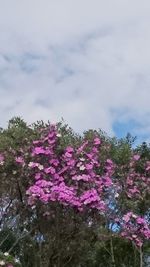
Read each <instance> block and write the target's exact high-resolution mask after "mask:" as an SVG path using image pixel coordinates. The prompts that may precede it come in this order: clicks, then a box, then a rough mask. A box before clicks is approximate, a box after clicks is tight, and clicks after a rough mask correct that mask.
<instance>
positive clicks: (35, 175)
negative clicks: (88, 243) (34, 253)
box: [0, 124, 150, 267]
mask: <svg viewBox="0 0 150 267" xmlns="http://www.w3.org/2000/svg"><path fill="white" fill-rule="evenodd" d="M23 127H25V126H23ZM25 129H26V128H25ZM27 130H28V137H25V138H24V139H23V138H22V139H21V138H20V139H18V140H20V141H18V140H17V141H18V142H20V143H18V144H16V147H12V146H11V145H10V146H9V148H8V150H7V149H5V150H2V149H1V150H0V151H1V152H0V165H1V173H2V179H3V181H4V184H5V178H6V177H9V179H10V180H9V181H10V183H11V181H15V184H16V188H14V187H13V183H12V189H11V194H12V196H13V195H15V201H14V202H15V205H16V206H15V208H16V209H18V212H20V214H23V215H22V216H21V217H20V218H19V220H20V221H21V220H23V218H25V219H24V220H25V221H27V222H28V224H27V222H26V224H27V226H24V222H23V221H22V225H23V227H24V228H26V229H25V230H26V231H27V233H31V237H32V238H33V240H34V242H35V240H36V241H37V240H39V239H40V240H41V241H40V242H41V243H43V244H44V242H46V241H45V240H47V239H48V238H49V235H51V240H50V241H49V244H50V248H49V249H50V251H54V252H55V253H56V251H57V253H58V254H59V257H58V258H59V259H58V261H60V258H61V259H62V257H63V254H64V251H63V250H62V252H59V251H60V249H62V245H61V248H60V244H61V242H62V243H63V242H64V244H65V242H66V236H67V231H68V233H69V235H68V236H67V242H66V249H65V251H66V252H67V250H68V253H70V247H73V246H72V240H75V242H78V239H77V236H78V235H79V233H83V228H84V229H86V230H84V234H85V232H87V233H88V231H89V230H91V229H92V233H93V235H94V231H95V229H96V238H97V239H98V238H100V239H101V237H103V239H104V240H105V239H106V240H107V239H109V240H110V245H111V246H112V237H113V236H117V237H119V238H120V239H122V240H125V241H127V242H129V243H131V244H133V246H134V247H135V248H136V249H137V251H140V252H141V249H143V247H144V245H145V244H147V242H149V240H150V219H149V217H150V215H149V204H148V200H149V199H150V198H149V197H150V176H149V174H150V159H149V158H147V157H146V156H143V154H142V153H141V152H139V151H138V149H137V150H136V149H135V150H133V149H132V148H130V147H129V146H127V145H126V143H125V144H124V143H121V146H122V147H121V149H120V147H119V145H120V144H119V145H117V146H116V147H117V148H116V147H115V145H114V143H113V142H112V141H109V140H107V139H105V138H103V136H101V135H100V134H99V133H98V132H96V131H89V132H88V133H85V134H84V135H83V136H82V137H81V136H78V135H76V136H72V132H69V134H68V133H67V132H66V130H65V128H63V127H62V126H60V125H59V124H57V125H54V124H48V125H46V126H41V125H40V126H39V127H36V128H34V130H32V128H29V129H26V131H27ZM19 134H20V136H22V132H19ZM123 146H124V150H123ZM117 149H118V150H117ZM114 150H115V152H114ZM122 150H123V153H124V154H123V153H122ZM126 151H127V152H126ZM125 153H126V154H125ZM6 169H7V173H6ZM4 191H5V190H4ZM5 192H6V191H5ZM16 192H17V193H16ZM5 197H7V198H6V199H8V196H7V193H5ZM12 202H13V201H12ZM12 202H11V204H10V206H9V207H10V209H8V210H10V211H11V212H12V213H11V214H13V212H14V210H13V205H12ZM23 216H25V217H23ZM4 217H5V215H4ZM8 217H9V216H8ZM27 217H28V220H27V219H26V218H27ZM31 224H33V229H30V226H31ZM67 224H68V225H67ZM101 226H102V228H103V232H104V233H101ZM112 226H113V227H112ZM67 227H68V228H67ZM69 227H70V228H69ZM47 229H48V230H47ZM48 231H49V232H48ZM65 231H66V232H65ZM69 231H70V232H69ZM32 235H33V236H32ZM22 236H23V237H24V233H23V234H22ZM72 236H73V237H72ZM46 238H47V239H46ZM73 238H74V239H73ZM83 238H85V235H84V237H83ZM86 238H87V237H86ZM68 240H69V241H68ZM34 242H33V244H32V246H33V245H34ZM37 243H38V242H37ZM55 244H56V245H57V248H55ZM38 245H39V244H38ZM32 246H31V247H32ZM36 246H37V245H36ZM64 246H65V245H64ZM110 249H111V250H110V254H111V256H112V260H113V257H114V255H113V250H112V249H113V248H112V247H111V248H110ZM57 253H56V254H57ZM71 257H72V258H73V257H74V256H73V255H72V254H71V256H70V254H69V256H66V258H65V260H66V262H67V261H69V260H70V261H71ZM51 258H52V263H51V264H54V262H55V256H54V255H51ZM2 260H3V259H2ZM4 266H7V267H8V266H9V267H10V266H11V265H4ZM12 266H19V265H12ZM56 266H61V265H59V264H58V265H56ZM64 266H65V265H64ZM66 266H68V265H66Z"/></svg>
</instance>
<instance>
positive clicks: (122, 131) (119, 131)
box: [0, 0, 150, 142]
mask: <svg viewBox="0 0 150 267" xmlns="http://www.w3.org/2000/svg"><path fill="white" fill-rule="evenodd" d="M149 14H150V1H149V0H143V1H141V0H130V1H129V0H113V1H112V0H105V1H104V0H103V1H102V0H11V1H10V0H5V1H3V0H0V126H1V127H6V125H7V123H8V120H9V119H10V118H12V117H14V116H21V117H22V118H24V120H25V121H27V122H28V123H32V122H34V121H36V120H40V119H42V120H44V121H47V120H50V121H52V122H58V121H60V120H61V119H62V118H63V119H64V120H65V122H66V123H68V124H69V126H71V127H72V128H73V129H74V130H75V131H76V132H80V133H81V132H83V131H84V130H87V129H91V128H93V129H99V128H100V129H102V130H103V131H105V132H106V133H108V134H109V135H111V136H114V135H115V136H118V137H123V136H125V135H126V134H127V132H130V133H131V134H132V135H133V136H137V137H138V140H140V141H143V140H144V141H148V142H149V141H150V16H149Z"/></svg>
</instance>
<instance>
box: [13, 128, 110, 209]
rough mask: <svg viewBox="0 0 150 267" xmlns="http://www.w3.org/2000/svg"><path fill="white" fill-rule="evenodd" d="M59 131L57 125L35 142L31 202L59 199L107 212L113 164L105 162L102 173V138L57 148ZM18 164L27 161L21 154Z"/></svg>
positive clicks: (30, 190)
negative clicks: (106, 199)
mask: <svg viewBox="0 0 150 267" xmlns="http://www.w3.org/2000/svg"><path fill="white" fill-rule="evenodd" d="M58 146H59V133H58V132H57V129H56V127H55V126H54V125H51V127H50V129H49V132H48V133H47V134H46V135H43V136H42V138H41V139H40V140H36V141H34V142H33V149H32V151H31V157H32V161H30V162H29V163H28V168H29V169H30V175H31V177H32V178H33V184H32V185H31V186H30V188H29V189H28V190H27V194H28V196H29V203H30V204H31V205H33V204H34V203H35V201H36V200H37V199H38V200H40V201H41V202H43V203H49V202H59V203H60V204H62V205H64V206H68V205H69V206H71V207H74V208H77V209H78V210H80V211H83V210H84V209H86V208H88V209H97V210H99V211H102V212H104V211H105V210H106V209H107V207H106V203H105V197H106V194H107V189H108V188H109V187H111V185H112V175H113V172H114V164H113V162H112V161H111V160H107V161H106V163H105V168H104V173H103V175H102V176H101V175H99V174H98V169H99V168H100V165H101V164H100V159H99V154H100V148H101V140H100V139H99V137H97V136H95V137H94V138H93V140H91V141H88V140H84V141H83V142H82V144H81V145H80V146H77V147H72V146H67V147H66V148H65V149H63V151H61V152H60V151H58ZM16 162H17V163H19V164H20V163H21V164H24V159H23V158H22V157H19V158H16Z"/></svg>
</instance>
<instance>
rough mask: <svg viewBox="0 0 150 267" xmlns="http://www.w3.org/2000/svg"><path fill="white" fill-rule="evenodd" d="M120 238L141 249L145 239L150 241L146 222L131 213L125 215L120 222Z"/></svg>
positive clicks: (149, 228) (149, 230) (149, 232)
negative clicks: (131, 242)
mask: <svg viewBox="0 0 150 267" xmlns="http://www.w3.org/2000/svg"><path fill="white" fill-rule="evenodd" d="M121 236H122V237H124V238H127V239H129V240H131V241H133V242H134V243H135V244H136V245H137V246H138V247H141V246H142V245H143V242H144V240H145V239H147V240H149V239H150V227H149V225H148V223H147V220H146V219H145V218H144V217H141V216H138V215H136V214H134V213H133V212H131V211H130V212H128V213H126V214H125V215H124V216H123V220H122V231H121Z"/></svg>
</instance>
